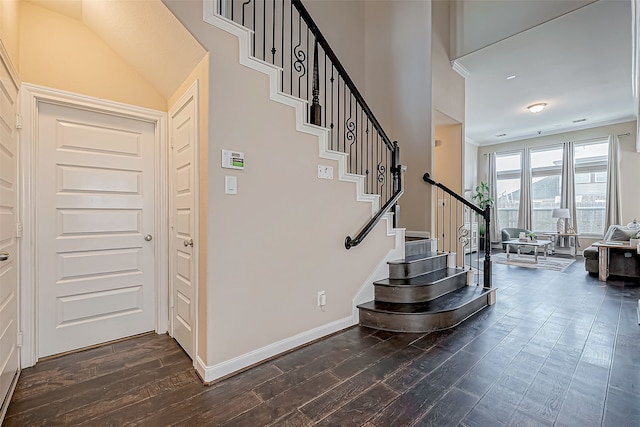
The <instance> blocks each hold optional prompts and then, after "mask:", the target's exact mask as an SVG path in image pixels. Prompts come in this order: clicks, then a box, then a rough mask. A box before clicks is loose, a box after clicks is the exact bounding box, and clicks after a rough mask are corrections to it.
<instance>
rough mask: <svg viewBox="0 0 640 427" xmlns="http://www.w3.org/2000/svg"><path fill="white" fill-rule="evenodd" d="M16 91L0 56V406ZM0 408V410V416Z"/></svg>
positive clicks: (13, 260)
mask: <svg viewBox="0 0 640 427" xmlns="http://www.w3.org/2000/svg"><path fill="white" fill-rule="evenodd" d="M16 95H17V88H16V87H15V86H14V85H13V83H12V80H11V79H10V77H9V73H8V72H7V70H6V68H4V63H3V62H2V61H1V60H0V406H2V402H3V401H4V398H5V397H6V396H7V393H8V391H9V389H10V388H11V384H12V382H13V379H14V377H15V374H16V372H17V371H18V360H19V355H18V348H17V345H16V344H17V343H16V340H17V337H18V335H17V334H18V263H17V255H18V250H17V246H18V245H17V243H16V222H17V218H18V217H17V215H16V205H17V203H16V202H17V197H16V196H17V190H16V186H17V183H18V179H17V176H18V175H17V164H18V163H17V143H16V130H15V129H16V122H15V118H16V113H17V108H16ZM1 414H2V411H0V418H1V417H2V416H1Z"/></svg>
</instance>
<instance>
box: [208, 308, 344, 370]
mask: <svg viewBox="0 0 640 427" xmlns="http://www.w3.org/2000/svg"><path fill="white" fill-rule="evenodd" d="M354 324H355V323H353V317H352V316H349V317H345V318H342V319H339V320H335V321H333V322H331V323H327V324H326V325H322V326H319V327H317V328H314V329H311V330H309V331H305V332H301V333H299V334H297V335H294V336H292V337H289V338H285V339H283V340H280V341H278V342H275V343H273V344H269V345H266V346H264V347H261V348H258V349H256V350H253V351H250V352H248V353H245V354H242V355H240V356H236V357H234V358H233V359H229V360H225V361H224V362H221V363H218V364H215V365H213V366H207V365H205V364H204V362H203V361H202V359H200V357H197V364H196V370H197V372H198V374H199V375H200V377H201V378H202V380H203V381H204V382H205V383H209V382H211V381H215V380H217V379H218V378H222V377H225V376H227V375H230V374H233V373H236V372H238V371H240V370H242V369H245V368H248V367H250V366H253V365H255V364H256V363H260V362H263V361H264V360H266V359H269V358H270V357H273V356H276V355H278V354H281V353H284V352H285V351H289V350H292V349H294V348H297V347H300V346H301V345H304V344H307V343H309V342H311V341H313V340H317V339H318V338H322V337H324V336H327V335H329V334H333V333H335V332H338V331H341V330H343V329H345V328H348V327H350V326H353V325H354Z"/></svg>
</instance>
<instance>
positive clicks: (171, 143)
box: [169, 137, 173, 150]
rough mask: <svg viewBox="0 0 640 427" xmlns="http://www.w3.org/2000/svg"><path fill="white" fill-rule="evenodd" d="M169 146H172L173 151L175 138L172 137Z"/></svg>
mask: <svg viewBox="0 0 640 427" xmlns="http://www.w3.org/2000/svg"><path fill="white" fill-rule="evenodd" d="M169 145H171V149H172V150H173V137H171V142H170V143H169Z"/></svg>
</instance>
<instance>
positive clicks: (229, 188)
mask: <svg viewBox="0 0 640 427" xmlns="http://www.w3.org/2000/svg"><path fill="white" fill-rule="evenodd" d="M224 194H238V177H237V176H225V177H224Z"/></svg>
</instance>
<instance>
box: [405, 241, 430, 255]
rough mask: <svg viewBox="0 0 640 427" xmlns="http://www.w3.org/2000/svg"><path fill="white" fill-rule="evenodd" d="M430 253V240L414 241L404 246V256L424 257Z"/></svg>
mask: <svg viewBox="0 0 640 427" xmlns="http://www.w3.org/2000/svg"><path fill="white" fill-rule="evenodd" d="M430 251H431V240H429V239H426V240H414V241H412V242H406V243H405V244H404V256H405V257H410V256H415V255H426V254H427V253H429V252H430Z"/></svg>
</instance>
